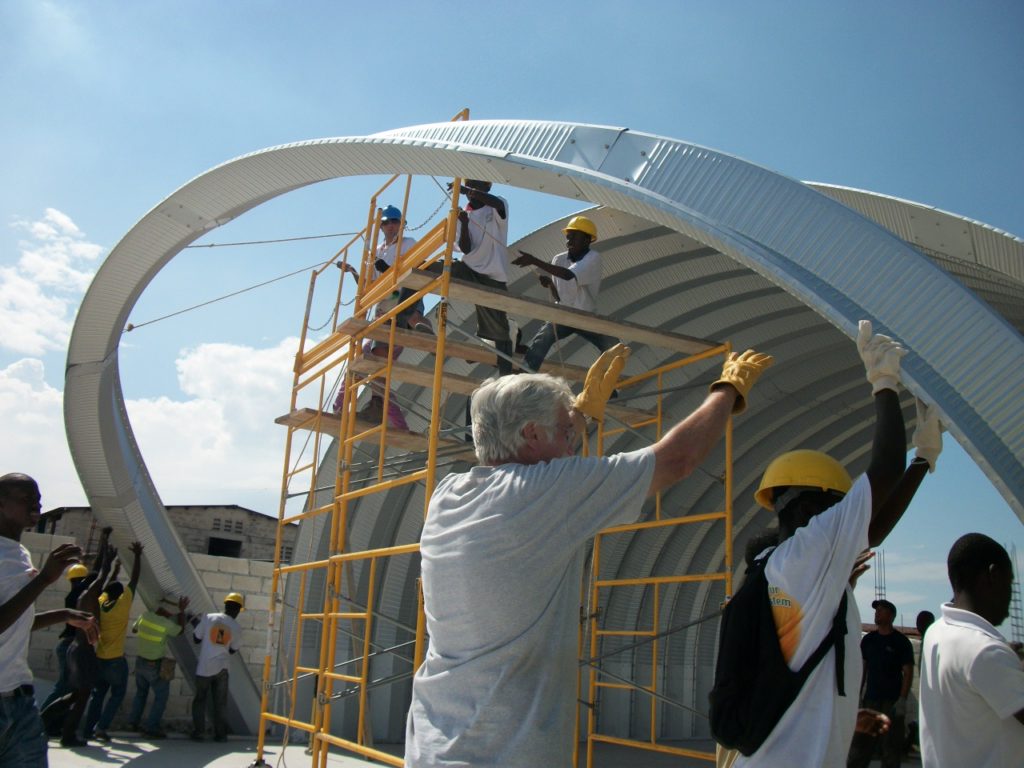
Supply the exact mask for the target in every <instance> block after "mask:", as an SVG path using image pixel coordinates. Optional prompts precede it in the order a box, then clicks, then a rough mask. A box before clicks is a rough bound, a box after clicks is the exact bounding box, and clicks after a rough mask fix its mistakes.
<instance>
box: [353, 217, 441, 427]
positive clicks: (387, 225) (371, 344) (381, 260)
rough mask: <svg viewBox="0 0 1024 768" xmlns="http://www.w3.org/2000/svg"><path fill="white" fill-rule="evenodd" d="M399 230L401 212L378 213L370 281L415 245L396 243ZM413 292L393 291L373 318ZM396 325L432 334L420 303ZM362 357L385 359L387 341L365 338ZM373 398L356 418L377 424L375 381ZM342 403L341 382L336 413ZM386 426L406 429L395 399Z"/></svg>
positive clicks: (380, 398) (380, 393)
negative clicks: (378, 234) (380, 238)
mask: <svg viewBox="0 0 1024 768" xmlns="http://www.w3.org/2000/svg"><path fill="white" fill-rule="evenodd" d="M401 228H402V211H401V210H400V209H398V208H396V207H395V206H393V205H389V206H387V207H385V208H383V209H381V212H380V231H381V232H382V233H383V234H384V242H383V243H381V244H380V245H379V246H378V247H377V252H376V254H374V261H373V279H374V280H376V279H377V278H378V277H380V276H381V275H383V274H384V273H385V272H387V271H388V270H389V269H390V268H391V267H393V266H394V264H395V259H396V258H397V257H398V255H399V254H401V253H407V252H408V251H409V250H410V249H411V248H412V247H413V246H414V245H416V240H415V239H413V238H411V237H402V239H401V243H399V239H398V233H399V231H400V230H401ZM345 269H346V270H347V271H348V272H349V273H350V274H352V275H353V276H355V277H356V279H358V278H359V273H358V272H357V271H356V270H355V268H354V267H352V265H350V264H345ZM414 292H415V291H413V290H412V289H410V288H402V289H400V290H396V291H395V292H394V293H393V294H392V295H391V296H390V297H388V298H386V299H384V300H383V301H381V302H379V303H378V304H377V307H376V308H375V309H374V317H381V316H382V315H383V314H384V313H385V312H387V311H388V310H390V309H391V308H392V307H395V306H397V305H398V303H399V302H402V301H405V300H406V299H407V298H409V297H410V296H411V295H412V294H413V293H414ZM395 323H396V325H397V326H398V327H399V328H403V329H407V330H416V331H420V332H421V333H433V330H434V329H433V328H431V326H430V323H429V322H427V319H426V318H425V317H424V316H423V300H422V299H420V300H419V301H417V302H415V303H413V304H412V305H410V306H409V307H407V308H406V309H404V310H402V311H401V312H399V313H398V316H397V317H396V318H395ZM402 349H403V348H402V347H400V346H398V345H397V344H396V345H395V354H394V359H395V360H397V359H398V356H399V355H401V354H402ZM363 355H373V356H375V357H384V358H386V357H387V356H388V343H387V342H386V341H374V340H373V339H366V340H365V341H364V342H363ZM371 388H372V392H373V396H372V397H371V398H370V402H369V403H367V405H366V406H365V407H364V408H363V410H362V411H360V412H359V415H360V416H362V417H364V418H365V419H367V420H368V421H371V422H376V421H380V420H381V418H382V416H383V414H384V387H383V385H382V384H379V383H377V382H374V383H373V384H372V385H371ZM344 403H345V385H344V383H343V384H342V385H341V387H340V388H339V390H338V396H337V397H336V398H335V400H334V412H335V413H337V412H338V411H340V410H341V408H342V406H343V405H344ZM388 426H390V427H393V428H397V429H408V428H409V425H408V424H407V423H406V421H405V414H404V413H402V409H401V408H400V407H399V405H398V403H396V402H395V400H394V398H388Z"/></svg>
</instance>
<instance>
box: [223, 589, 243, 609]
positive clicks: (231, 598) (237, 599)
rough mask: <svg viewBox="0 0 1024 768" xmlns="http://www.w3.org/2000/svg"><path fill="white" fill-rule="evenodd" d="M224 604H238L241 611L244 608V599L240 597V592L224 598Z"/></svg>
mask: <svg viewBox="0 0 1024 768" xmlns="http://www.w3.org/2000/svg"><path fill="white" fill-rule="evenodd" d="M224 602H225V603H238V604H239V605H240V606H241V607H242V608H243V609H244V608H245V598H244V597H242V595H241V593H240V592H232V593H231V594H230V595H228V596H227V597H225V598H224Z"/></svg>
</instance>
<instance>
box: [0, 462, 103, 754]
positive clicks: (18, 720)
mask: <svg viewBox="0 0 1024 768" xmlns="http://www.w3.org/2000/svg"><path fill="white" fill-rule="evenodd" d="M40 508H41V507H40V495H39V486H38V485H36V481H35V480H33V479H32V478H31V477H29V476H28V475H23V474H20V473H12V474H7V475H4V476H3V477H0V768H8V767H9V768H35V767H36V766H45V765H46V764H47V763H46V733H45V732H44V730H43V721H42V718H40V716H39V708H38V707H37V706H36V700H35V692H34V690H33V688H32V671H31V670H30V669H29V666H28V645H29V633H30V632H31V631H32V630H34V629H42V628H43V627H49V626H51V625H53V624H60V623H68V624H70V625H71V626H73V627H78V628H80V629H82V630H83V631H84V632H85V633H86V635H87V636H88V637H89V639H90V640H91V641H92V642H95V641H96V639H97V638H98V637H99V627H98V626H97V624H96V620H95V619H94V618H93V617H92V616H90V615H89V614H87V613H84V612H83V611H76V610H72V609H70V608H61V609H59V610H56V611H46V612H45V613H36V612H35V609H34V608H33V606H32V604H33V603H34V602H35V601H36V599H37V598H38V597H39V595H40V594H42V592H43V590H44V589H46V587H48V586H50V585H51V584H53V583H54V582H55V581H57V580H58V579H59V578H60V577H61V574H63V573H64V570H65V569H66V568H67V567H68V566H69V565H71V564H72V563H76V562H80V561H81V558H82V550H81V548H79V547H77V546H75V545H74V544H61V545H60V546H59V547H57V548H56V549H55V550H53V552H51V553H50V556H49V557H47V558H46V564H45V565H43V568H42V570H37V569H36V568H34V567H33V566H32V559H31V557H30V556H29V553H28V550H27V549H25V547H23V546H22V545H21V533H22V531H24V530H25V529H26V528H30V527H32V526H34V525H35V524H36V523H37V522H38V521H39V510H40Z"/></svg>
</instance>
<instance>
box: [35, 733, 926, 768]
mask: <svg viewBox="0 0 1024 768" xmlns="http://www.w3.org/2000/svg"><path fill="white" fill-rule="evenodd" d="M112 736H113V741H111V742H110V743H109V744H105V745H101V744H100V743H99V742H90V743H91V744H95V745H96V746H89V747H80V748H77V749H62V748H61V747H60V745H59V743H58V741H57V740H55V739H54V740H51V741H50V753H49V758H50V767H51V768H114V767H116V766H122V765H123V766H128V767H129V768H247V767H248V766H250V765H251V764H252V762H253V761H254V760H255V758H256V741H255V740H253V739H249V738H234V737H233V738H231V739H230V740H229V741H227V742H226V743H223V744H217V743H214V742H209V741H206V742H194V741H192V740H190V739H187V738H185V737H183V736H176V735H173V736H171V737H170V738H167V739H163V740H160V741H147V740H145V739H143V738H136V737H135V736H134V735H131V736H130V735H129V734H126V733H117V732H114V733H113V734H112ZM263 757H264V760H265V761H266V763H267V765H268V766H270V767H271V768H311V766H312V758H311V757H310V756H309V755H307V754H306V750H305V747H304V746H289V747H287V748H285V749H284V750H282V749H281V747H280V745H275V744H271V745H268V746H267V747H266V748H265V749H264V753H263ZM585 764H586V763H585V760H584V759H583V755H581V759H580V765H581V766H583V765H585ZM920 764H921V763H920V760H918V759H904V761H903V765H907V766H918V765H920ZM327 765H328V766H329V767H330V768H367V766H370V765H381V763H372V762H368V761H365V760H362V759H361V758H358V757H356V756H354V755H343V754H341V752H340V751H338V750H336V749H332V750H331V751H330V753H329V754H328V757H327ZM710 765H712V763H709V762H706V761H701V760H688V759H686V758H680V757H674V756H672V755H664V754H659V753H656V752H647V751H644V750H638V749H630V748H626V747H619V746H616V745H610V744H602V745H598V747H597V749H596V751H595V757H594V766H595V768H669V767H670V766H672V768H697V767H700V768H707V767H708V766H710ZM871 765H872V766H878V765H879V763H878V761H875V762H873V763H872V764H871Z"/></svg>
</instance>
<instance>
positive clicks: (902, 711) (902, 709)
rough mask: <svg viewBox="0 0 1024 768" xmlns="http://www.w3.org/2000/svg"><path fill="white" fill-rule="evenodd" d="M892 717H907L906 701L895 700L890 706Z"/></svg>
mask: <svg viewBox="0 0 1024 768" xmlns="http://www.w3.org/2000/svg"><path fill="white" fill-rule="evenodd" d="M892 716H893V717H906V716H907V700H906V699H896V703H895V704H893V705H892Z"/></svg>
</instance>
